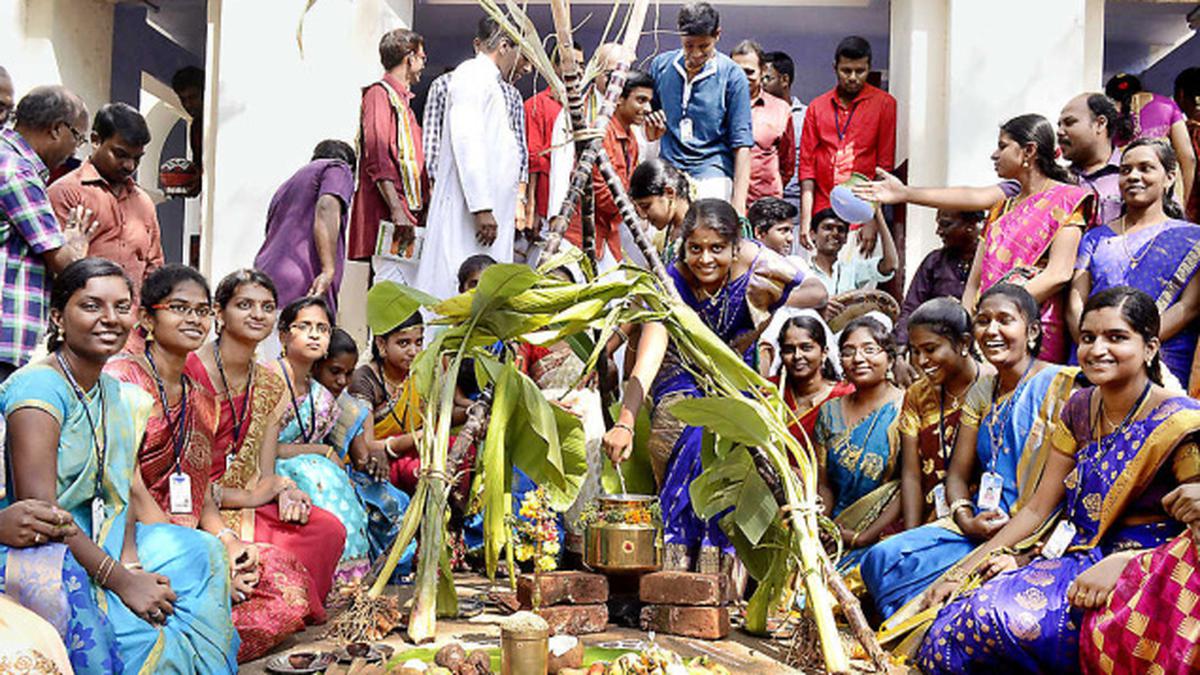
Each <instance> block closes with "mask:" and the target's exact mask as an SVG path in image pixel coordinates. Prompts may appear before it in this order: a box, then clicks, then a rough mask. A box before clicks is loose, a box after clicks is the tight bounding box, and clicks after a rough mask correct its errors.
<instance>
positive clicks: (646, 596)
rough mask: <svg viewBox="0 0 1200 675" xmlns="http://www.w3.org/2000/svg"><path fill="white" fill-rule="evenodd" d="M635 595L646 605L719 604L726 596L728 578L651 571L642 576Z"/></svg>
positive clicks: (722, 603)
mask: <svg viewBox="0 0 1200 675" xmlns="http://www.w3.org/2000/svg"><path fill="white" fill-rule="evenodd" d="M638 597H639V598H640V599H641V601H642V602H644V603H646V604H649V605H683V606H687V607H720V606H722V605H724V604H725V603H726V600H728V598H729V580H728V577H726V576H725V575H723V574H698V573H695V572H654V573H652V574H647V575H645V576H643V577H642V584H641V588H640V589H639V591H638Z"/></svg>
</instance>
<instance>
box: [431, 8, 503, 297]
mask: <svg viewBox="0 0 1200 675" xmlns="http://www.w3.org/2000/svg"><path fill="white" fill-rule="evenodd" d="M519 55H520V50H519V49H518V48H517V46H516V44H515V43H514V42H513V40H512V39H511V38H510V37H509V36H508V34H507V33H505V32H504V31H503V30H502V29H500V27H499V26H498V25H497V26H496V28H495V30H494V31H493V32H492V34H491V36H490V37H489V38H488V39H487V40H486V41H483V42H481V44H480V49H479V52H478V53H477V54H476V55H475V57H474V58H472V59H470V60H468V61H464V62H463V63H462V64H461V65H459V66H458V68H456V69H455V70H454V74H453V76H451V78H450V87H449V92H448V95H447V100H446V112H445V129H444V130H443V132H442V137H441V141H440V148H439V152H438V155H439V160H438V164H437V173H436V176H435V179H434V183H433V196H432V198H431V199H430V204H429V217H428V219H427V221H426V228H427V230H426V236H425V246H424V249H423V250H422V252H421V260H420V264H419V266H418V268H417V277H416V282H415V283H414V285H415V286H416V287H417V288H419V289H421V290H422V291H425V292H426V293H429V294H431V295H434V296H435V297H438V298H448V297H450V296H452V295H455V293H456V291H457V286H456V284H457V282H456V280H455V276H454V274H455V270H457V269H458V266H459V264H461V263H462V261H463V260H465V259H466V258H467V257H469V256H471V255H475V254H476V253H486V254H488V255H490V256H492V258H494V259H495V260H496V261H498V262H512V259H513V238H514V234H515V231H516V229H515V214H516V208H517V193H518V192H519V189H520V188H519V182H520V178H521V165H522V156H521V148H520V147H519V145H518V143H517V140H516V138H515V137H514V136H513V133H512V130H511V129H510V127H509V115H508V110H507V106H506V102H505V97H504V92H503V91H502V89H501V85H500V83H501V80H502V79H503V80H507V79H508V78H509V77H510V76H511V75H512V73H513V71H514V70H515V69H516V68H517V62H518V58H519Z"/></svg>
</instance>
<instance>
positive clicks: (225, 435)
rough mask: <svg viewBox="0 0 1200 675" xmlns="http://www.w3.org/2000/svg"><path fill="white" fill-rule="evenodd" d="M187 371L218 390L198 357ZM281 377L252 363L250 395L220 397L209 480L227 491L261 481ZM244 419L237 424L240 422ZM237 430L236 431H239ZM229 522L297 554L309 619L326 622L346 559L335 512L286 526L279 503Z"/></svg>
mask: <svg viewBox="0 0 1200 675" xmlns="http://www.w3.org/2000/svg"><path fill="white" fill-rule="evenodd" d="M184 372H185V373H186V374H187V375H188V377H190V378H192V381H193V382H195V383H196V384H198V385H200V386H201V387H202V388H204V389H205V390H206V391H208V392H209V393H215V392H216V387H215V386H214V385H213V382H212V380H211V379H210V378H209V376H208V371H207V370H206V369H205V367H204V363H203V362H202V361H200V358H199V357H198V356H197V355H196V354H189V355H188V362H187V366H186V367H185V368H184ZM285 390H286V387H285V386H284V384H283V378H281V377H279V376H278V375H276V374H275V373H273V372H271V371H270V370H268V369H267V368H265V367H263V366H261V365H258V364H254V376H253V381H252V383H251V385H250V387H249V391H248V392H242V393H241V394H240V395H238V396H233V397H229V396H224V395H222V396H220V397H219V398H218V400H219V401H220V409H221V415H220V421H219V422H218V423H217V432H216V435H215V437H214V438H213V453H212V466H211V472H210V474H209V475H210V478H211V480H212V482H214V483H217V484H219V485H221V486H222V487H223V488H226V489H238V490H251V489H253V488H254V487H255V485H256V484H257V483H258V480H259V478H260V477H261V470H260V467H259V452H260V451H261V449H262V442H263V433H264V432H265V430H266V429H267V424H268V420H269V418H270V416H271V414H272V412H273V411H274V410H275V408H276V407H277V406H278V405H279V402H280V401H281V400H282V399H283V396H284V391H285ZM239 419H240V420H241V422H237V423H236V424H235V421H236V420H239ZM235 429H237V430H238V431H236V432H235ZM221 515H222V517H224V519H225V524H226V525H228V526H229V527H230V528H232V529H233V530H234V531H235V532H238V533H239V534H240V535H241V537H242V541H252V542H254V543H256V544H269V545H271V546H274V547H276V548H280V549H283V550H285V551H287V552H288V553H290V554H291V555H292V556H294V557H295V558H296V559H297V560H298V561H299V562H300V565H301V567H302V568H303V569H305V570H307V572H308V584H307V587H308V589H309V590H310V591H311V593H310V594H309V606H308V616H307V620H308V621H310V622H312V623H324V621H325V607H324V605H323V604H322V603H323V602H324V600H325V597H326V596H327V595H328V594H329V591H330V589H331V588H332V587H333V572H334V569H335V568H336V567H337V562H338V559H339V558H340V557H341V555H342V542H344V541H345V538H346V528H345V527H344V526H343V525H342V523H341V522H340V521H339V520H338V519H337V516H335V515H333V514H332V513H330V512H328V511H326V510H324V509H321V508H318V507H313V508H312V509H311V510H310V511H309V514H308V522H306V523H303V524H300V523H290V522H284V521H283V520H282V519H281V518H280V515H279V505H278V504H277V503H276V502H275V501H271V502H270V503H267V504H264V505H263V506H259V507H258V508H244V509H224V510H222V512H221ZM258 616H259V618H260V620H261V621H260V623H261V624H263V625H270V617H269V615H268V614H266V613H259V614H258Z"/></svg>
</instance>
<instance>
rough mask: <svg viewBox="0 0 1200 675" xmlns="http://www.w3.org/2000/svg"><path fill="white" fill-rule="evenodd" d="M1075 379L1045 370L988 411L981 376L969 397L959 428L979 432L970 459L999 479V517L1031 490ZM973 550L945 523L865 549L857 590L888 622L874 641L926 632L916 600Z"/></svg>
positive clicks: (985, 378) (1061, 370) (989, 384)
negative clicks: (861, 587)
mask: <svg viewBox="0 0 1200 675" xmlns="http://www.w3.org/2000/svg"><path fill="white" fill-rule="evenodd" d="M1078 373H1079V369H1078V368H1068V367H1063V366H1053V365H1048V366H1046V367H1044V368H1042V370H1040V371H1038V372H1036V373H1034V374H1033V375H1031V376H1029V377H1028V378H1026V379H1025V381H1024V382H1022V383H1021V384H1020V385H1018V386H1017V388H1016V389H1015V390H1013V391H1012V392H1011V393H1010V394H1008V395H1006V396H1003V397H1000V398H999V399H998V400H997V401H996V404H995V405H994V406H993V403H992V400H991V395H992V388H993V384H994V382H995V378H996V376H995V374H993V373H987V374H981V375H980V376H979V381H978V383H977V384H976V386H974V387H972V388H971V389H970V390H968V393H967V396H966V397H965V398H964V401H963V406H962V408H961V409H960V417H959V423H960V424H962V425H966V426H970V427H972V428H974V429H977V430H978V438H977V440H976V445H975V451H976V455H977V460H978V466H979V467H980V469H979V471H980V473H982V472H983V471H985V470H987V471H995V472H996V473H999V474H1000V475H1001V476H1003V478H1004V489H1003V490H1002V491H1001V496H1000V509H1001V510H1003V511H1004V512H1005V513H1008V514H1010V515H1011V514H1013V513H1016V512H1017V510H1018V509H1019V508H1020V507H1021V506H1022V505H1024V503H1025V502H1026V501H1027V500H1028V499H1029V498H1030V497H1032V496H1033V493H1034V491H1035V490H1036V489H1037V485H1038V482H1039V481H1040V480H1041V476H1042V470H1043V469H1044V468H1045V466H1046V458H1047V457H1048V454H1047V453H1048V451H1049V449H1048V446H1047V445H1046V444H1045V443H1044V442H1043V441H1044V440H1045V439H1046V437H1047V434H1048V430H1049V428H1050V426H1051V425H1052V424H1053V423H1054V420H1056V419H1057V418H1058V416H1059V413H1060V412H1061V411H1062V408H1063V406H1065V405H1066V403H1067V401H1068V399H1069V398H1070V396H1071V390H1072V389H1073V388H1074V385H1075V376H1076V375H1077V374H1078ZM979 543H980V542H978V541H974V540H972V539H970V538H969V537H967V536H966V535H964V534H963V533H962V531H961V530H960V529H959V528H958V525H956V524H955V522H954V520H953V519H952V518H950V517H946V518H941V519H939V520H936V521H934V522H933V523H930V524H928V525H922V526H921V527H918V528H914V529H911V530H906V531H904V532H901V533H899V534H897V535H895V536H892V537H888V538H887V539H884V540H883V541H881V542H879V543H878V544H875V545H874V546H872V547H871V548H870V549H868V550H867V552H866V554H865V555H864V556H863V561H862V565H861V567H860V570H861V573H862V580H863V584H864V585H865V586H866V589H867V591H868V592H869V593H870V594H871V597H872V598H873V599H874V600H875V606H876V608H877V609H878V610H879V613H880V614H881V615H883V616H884V617H885V618H886V621H884V623H883V626H882V630H881V635H880V638H881V639H882V640H884V641H891V640H894V639H899V638H901V637H904V636H907V635H909V634H910V633H912V632H913V631H915V630H919V629H920V627H921V626H922V625H924V624H926V623H927V622H928V620H929V619H930V618H932V615H933V614H934V613H935V612H929V611H926V612H919V610H920V607H919V606H920V600H921V593H923V592H924V591H925V589H926V588H928V587H929V586H930V585H931V584H933V582H934V581H936V580H937V579H938V578H939V577H941V576H942V575H943V574H945V573H946V572H947V571H949V570H950V569H951V568H952V567H954V565H955V564H956V563H957V562H958V561H960V560H962V559H963V558H965V557H966V556H967V555H968V554H970V553H971V551H973V550H974V549H975V547H976V546H977V545H979ZM918 614H920V616H918Z"/></svg>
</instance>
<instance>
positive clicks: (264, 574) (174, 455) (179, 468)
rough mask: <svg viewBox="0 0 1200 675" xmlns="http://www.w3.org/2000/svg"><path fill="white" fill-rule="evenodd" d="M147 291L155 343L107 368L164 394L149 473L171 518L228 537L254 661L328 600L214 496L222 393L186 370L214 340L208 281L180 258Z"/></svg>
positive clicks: (238, 613)
mask: <svg viewBox="0 0 1200 675" xmlns="http://www.w3.org/2000/svg"><path fill="white" fill-rule="evenodd" d="M140 297H141V304H142V310H141V315H142V319H141V325H140V330H142V331H143V335H144V338H145V339H144V341H143V342H142V344H143V345H144V347H145V351H144V353H142V354H137V355H135V354H129V353H127V352H125V353H122V354H121V355H119V356H117V357H115V358H114V359H112V360H111V361H109V362H108V364H107V365H106V366H105V367H104V371H105V372H106V373H108V374H110V375H112V376H113V377H115V378H117V379H118V380H121V381H123V382H128V383H130V384H133V385H136V386H138V387H141V388H142V390H143V391H145V392H146V393H147V394H150V395H151V396H153V397H154V407H153V409H152V410H151V413H150V419H149V421H148V422H147V424H146V435H145V436H144V437H143V439H142V446H141V449H140V450H139V451H138V465H139V466H140V470H141V474H142V481H143V482H144V483H145V485H146V487H147V489H148V490H149V491H150V496H151V497H153V498H154V501H155V503H156V504H157V505H158V507H159V508H160V509H162V511H163V513H165V514H166V516H167V517H168V518H169V519H170V520H171V522H173V523H175V524H176V525H182V526H184V527H192V528H195V527H199V528H200V529H203V530H204V531H205V532H208V533H209V534H213V535H215V536H216V537H217V538H218V539H220V540H221V543H222V544H224V545H225V552H226V554H227V555H226V562H227V563H228V567H229V570H228V574H229V577H230V591H231V593H232V598H231V599H232V601H233V624H234V626H235V627H236V628H237V630H238V636H239V637H240V638H241V641H242V645H241V648H240V649H239V650H238V662H240V663H245V662H246V661H251V660H253V659H256V658H258V657H260V656H262V655H263V654H265V653H266V652H267V651H268V650H269V649H271V648H272V647H274V646H275V645H277V644H279V642H281V641H282V640H283V639H284V638H286V637H287V636H288V635H291V634H292V633H295V632H297V631H299V630H303V628H304V619H305V617H306V616H308V615H309V614H310V613H311V609H310V608H317V611H319V608H320V606H321V599H320V598H318V597H317V596H316V594H315V593H313V591H312V585H311V584H310V583H309V582H308V570H306V569H304V566H303V565H302V564H301V563H300V561H299V560H298V559H297V558H296V557H295V556H294V555H292V554H291V553H288V552H287V551H285V550H284V549H281V548H276V547H273V546H269V545H267V544H263V545H261V546H259V545H255V544H253V543H247V542H243V541H242V538H241V535H240V534H239V533H238V532H236V531H234V530H232V529H230V528H228V527H226V526H225V522H224V520H222V518H221V512H220V509H219V507H218V506H217V502H216V500H215V499H214V495H213V490H212V489H211V488H212V479H211V477H210V475H211V472H212V448H213V434H214V433H215V432H216V428H217V421H218V417H219V413H218V408H217V401H216V398H215V397H213V395H212V393H211V392H209V391H208V390H206V389H204V388H202V387H199V386H197V385H196V384H195V383H193V382H192V380H191V378H190V377H188V376H187V374H185V373H184V372H183V371H184V364H185V363H186V362H187V357H188V355H189V354H191V353H192V352H194V351H195V350H196V349H199V348H200V347H201V346H202V345H203V344H204V340H205V338H207V337H208V331H209V329H210V328H211V324H212V296H211V295H210V294H209V290H208V282H207V281H206V280H205V279H204V277H203V276H202V275H201V274H200V273H199V272H197V271H196V270H195V269H193V268H191V267H187V266H185V265H179V264H175V263H172V264H169V265H166V266H165V267H160V268H159V269H157V270H155V271H154V272H153V273H152V274H151V275H150V276H149V277H147V278H146V281H145V283H143V284H142V292H141V296H140ZM297 591H303V592H297Z"/></svg>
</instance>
